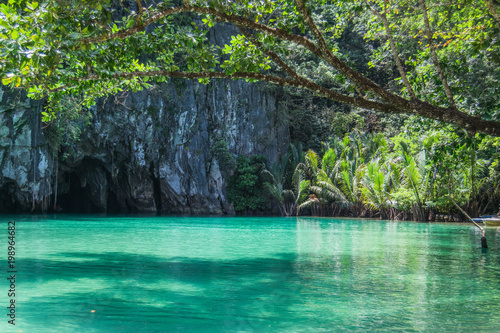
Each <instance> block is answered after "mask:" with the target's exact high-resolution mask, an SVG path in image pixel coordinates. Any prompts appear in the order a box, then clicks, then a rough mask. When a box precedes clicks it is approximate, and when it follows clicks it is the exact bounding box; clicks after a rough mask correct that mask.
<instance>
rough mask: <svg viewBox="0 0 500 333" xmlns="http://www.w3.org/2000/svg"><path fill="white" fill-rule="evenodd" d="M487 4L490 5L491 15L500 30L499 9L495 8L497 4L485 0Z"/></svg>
mask: <svg viewBox="0 0 500 333" xmlns="http://www.w3.org/2000/svg"><path fill="white" fill-rule="evenodd" d="M485 2H486V6H488V9H489V10H490V12H491V15H493V17H494V18H495V21H496V24H497V27H498V30H500V15H498V13H497V10H496V9H495V5H494V4H493V2H492V1H491V0H485Z"/></svg>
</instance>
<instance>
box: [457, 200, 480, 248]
mask: <svg viewBox="0 0 500 333" xmlns="http://www.w3.org/2000/svg"><path fill="white" fill-rule="evenodd" d="M448 198H450V199H451V201H452V202H453V203H454V204H455V206H457V208H458V209H459V210H460V211H461V212H462V213H463V214H464V215H465V216H467V218H468V219H469V220H470V221H471V222H472V223H474V224H475V225H476V227H478V228H479V229H480V230H481V232H482V233H483V237H481V247H482V248H483V249H487V248H488V243H487V242H486V232H485V231H484V228H483V227H481V226H480V225H479V224H477V223H476V221H474V220H473V219H472V218H471V217H470V216H469V214H467V213H466V212H465V211H464V210H463V209H462V207H460V206H459V205H458V204H457V203H456V202H455V200H453V198H452V197H451V196H448Z"/></svg>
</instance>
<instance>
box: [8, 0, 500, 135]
mask: <svg viewBox="0 0 500 333" xmlns="http://www.w3.org/2000/svg"><path fill="white" fill-rule="evenodd" d="M121 4H122V2H119V3H118V2H116V1H111V0H99V1H89V0H83V1H82V0H47V1H40V2H36V1H29V0H8V1H4V3H2V4H1V5H0V38H1V39H2V40H3V41H5V42H4V43H3V44H2V46H1V47H0V77H1V79H2V82H3V84H7V85H10V86H11V87H23V88H25V89H26V90H27V91H28V92H29V94H30V96H31V97H35V98H42V97H46V98H47V99H48V107H47V109H46V110H45V114H44V118H45V120H46V121H50V120H53V119H55V117H56V115H57V114H60V112H63V111H64V109H62V108H61V106H60V103H59V101H60V100H61V99H62V98H63V97H64V96H73V98H78V99H80V102H79V104H80V105H82V106H84V107H88V106H90V105H92V104H94V103H95V101H96V98H98V97H101V96H104V95H108V94H114V93H117V92H119V91H121V90H125V89H128V90H132V91H136V90H140V89H144V88H148V87H150V86H151V84H152V83H153V82H164V81H165V80H166V79H167V77H173V78H188V79H198V80H200V81H201V82H203V83H208V81H209V80H210V79H213V78H214V79H215V78H231V79H245V80H247V81H256V80H260V81H267V82H270V83H273V84H278V85H281V86H289V87H295V88H299V89H306V90H309V91H311V92H312V93H314V94H315V95H317V96H321V97H323V98H327V99H329V100H332V101H336V102H339V103H342V104H347V105H350V106H351V107H356V108H363V109H370V110H375V111H378V112H384V113H390V114H396V115H399V114H402V113H408V114H414V115H420V116H424V117H427V118H431V119H436V120H439V121H444V122H447V123H451V124H454V125H456V126H459V127H463V128H466V129H467V130H469V131H470V132H472V133H474V132H481V133H485V134H491V135H500V123H499V122H498V121H497V120H498V119H497V116H498V112H499V105H498V102H497V99H496V98H495V96H497V95H498V92H499V91H498V89H499V88H498V84H497V83H498V78H499V76H500V72H499V68H500V66H498V64H499V59H500V49H499V42H498V33H499V27H500V23H499V19H498V17H499V16H498V9H499V8H498V6H497V5H496V2H492V1H491V0H460V1H453V2H448V3H441V2H439V1H437V0H419V1H408V0H394V1H385V0H370V1H368V0H350V1H337V2H328V1H324V0H311V1H307V2H305V1H303V0H285V1H267V0H265V1H260V0H259V1H254V0H245V1H226V0H216V1H214V0H206V1H205V0H186V1H182V2H180V1H177V0H176V1H155V2H146V3H145V4H144V3H143V2H142V1H140V0H136V1H135V4H134V3H133V2H132V5H130V4H129V6H130V7H129V8H124V7H123V6H121ZM179 22H183V24H182V25H179ZM215 22H224V23H228V24H233V25H234V26H235V27H237V28H238V29H239V34H237V35H235V36H233V37H232V39H231V40H230V41H229V42H228V43H227V44H226V45H224V46H222V47H219V46H216V45H213V44H211V43H210V42H209V39H208V35H209V34H207V32H208V31H209V30H210V29H211V28H212V27H213V26H214V24H215ZM186 23H188V24H186ZM362 35H364V37H365V39H364V40H363V39H361V38H360V37H361V36H362ZM347 36H356V38H354V39H353V41H355V42H353V44H351V45H349V44H348V43H346V38H347ZM352 47H354V48H355V50H352V49H351V48H352ZM479 75H483V76H484V77H485V79H484V80H476V79H475V78H477V77H478V76H479ZM485 91H487V92H488V93H487V94H484V93H483V92H485ZM492 96H493V97H492ZM479 117H481V118H479Z"/></svg>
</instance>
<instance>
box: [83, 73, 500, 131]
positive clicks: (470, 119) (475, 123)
mask: <svg viewBox="0 0 500 333" xmlns="http://www.w3.org/2000/svg"><path fill="white" fill-rule="evenodd" d="M155 76H162V77H175V78H185V79H205V78H208V79H249V80H259V81H266V82H270V83H274V84H277V85H280V86H291V87H296V88H302V89H307V90H309V91H312V92H314V93H317V94H319V95H321V96H323V97H326V98H328V99H330V100H334V101H338V102H340V103H344V104H348V105H352V106H357V107H360V108H364V109H369V110H374V111H379V112H384V113H391V114H400V113H407V114H414V115H417V116H422V117H425V118H429V119H435V120H439V121H442V122H445V123H450V124H454V125H456V126H459V127H462V128H465V129H467V130H469V131H471V132H473V133H475V132H477V133H483V134H488V135H493V136H500V122H497V121H487V120H482V119H479V118H476V117H474V116H471V115H468V114H466V113H464V112H460V111H458V110H457V109H456V108H443V107H439V106H435V105H431V104H429V103H427V102H424V101H420V100H411V101H407V103H406V104H405V105H404V107H398V106H395V105H391V104H386V103H381V102H377V101H371V100H367V99H365V98H355V97H350V96H345V95H342V94H339V93H337V92H335V91H332V90H329V89H327V88H325V87H322V86H320V85H318V84H316V83H314V82H312V81H308V80H298V79H285V78H282V77H278V76H273V75H266V74H260V73H243V72H240V73H234V74H232V75H227V74H225V73H220V72H202V73H189V72H169V71H149V72H127V73H118V74H114V75H112V76H110V77H109V78H111V79H120V78H123V79H130V78H133V77H155ZM73 80H74V81H89V80H96V81H100V80H102V78H100V77H99V76H98V75H91V76H87V77H81V78H73Z"/></svg>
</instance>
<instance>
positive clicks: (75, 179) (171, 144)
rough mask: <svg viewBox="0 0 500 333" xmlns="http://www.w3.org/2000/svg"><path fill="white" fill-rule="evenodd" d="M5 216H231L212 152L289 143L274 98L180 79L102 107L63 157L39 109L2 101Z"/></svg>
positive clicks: (258, 150) (0, 202) (255, 150)
mask: <svg viewBox="0 0 500 333" xmlns="http://www.w3.org/2000/svg"><path fill="white" fill-rule="evenodd" d="M0 97H1V98H0V105H1V107H0V140H1V141H0V144H1V149H2V150H1V152H0V168H1V170H0V172H1V177H2V178H1V181H0V210H1V211H2V212H12V211H33V210H35V211H46V210H50V208H51V206H52V205H53V204H54V200H55V192H56V190H57V204H58V206H60V208H61V209H62V211H63V212H113V213H117V212H162V213H172V214H224V213H232V211H233V210H232V207H231V205H230V203H229V202H228V201H227V199H226V192H225V186H226V180H227V177H228V173H229V172H230V170H227V168H225V167H224V166H223V165H222V166H221V165H220V161H218V160H217V158H216V156H213V155H214V154H212V153H211V151H212V147H213V145H214V144H216V143H218V142H226V143H227V148H228V150H229V152H230V153H232V154H234V155H239V154H246V155H251V154H263V155H265V156H267V157H268V159H269V161H270V162H271V163H272V162H275V161H276V160H277V158H278V156H279V155H280V154H283V153H285V151H286V146H287V143H288V141H289V139H288V138H289V137H288V128H287V125H286V123H284V122H282V121H281V122H280V119H281V118H282V117H280V115H279V114H278V111H277V106H276V97H275V96H274V94H273V93H270V92H265V91H262V90H261V89H260V88H259V87H258V86H256V85H253V84H249V83H246V82H244V81H214V82H212V83H210V84H209V85H202V84H199V83H197V82H193V81H184V80H178V81H177V80H176V81H174V82H172V81H171V82H169V83H168V84H164V85H161V86H157V87H155V88H154V89H151V90H148V91H142V92H138V93H129V94H127V95H126V96H125V97H123V98H121V99H119V100H115V99H113V98H110V99H108V100H107V101H105V102H103V103H100V104H99V105H98V106H97V107H95V108H93V109H92V110H91V111H92V113H93V117H92V119H91V124H90V125H88V126H87V127H86V128H85V130H84V132H83V133H82V135H81V136H80V140H79V141H77V142H72V143H71V142H70V143H67V144H66V145H64V146H63V149H62V150H61V151H59V152H58V153H57V154H56V153H54V152H53V151H52V149H51V148H53V147H50V144H49V143H48V142H47V141H46V140H45V138H44V135H43V131H42V123H41V120H40V112H41V103H40V102H37V101H31V100H29V99H27V98H26V97H25V95H23V94H22V93H12V92H4V91H1V92H0Z"/></svg>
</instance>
